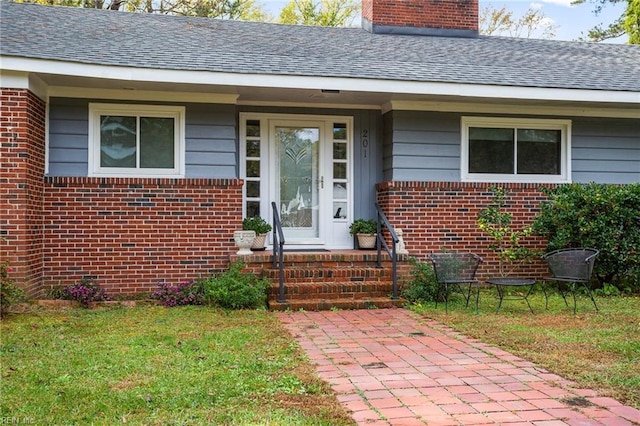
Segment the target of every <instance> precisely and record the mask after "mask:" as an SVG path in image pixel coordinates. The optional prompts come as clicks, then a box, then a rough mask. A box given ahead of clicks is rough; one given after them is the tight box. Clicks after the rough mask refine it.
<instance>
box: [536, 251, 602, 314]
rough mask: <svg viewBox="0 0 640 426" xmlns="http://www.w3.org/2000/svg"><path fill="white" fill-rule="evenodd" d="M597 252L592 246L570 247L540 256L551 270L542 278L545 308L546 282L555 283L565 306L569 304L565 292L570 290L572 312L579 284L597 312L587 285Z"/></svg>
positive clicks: (547, 303) (546, 299)
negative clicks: (549, 274)
mask: <svg viewBox="0 0 640 426" xmlns="http://www.w3.org/2000/svg"><path fill="white" fill-rule="evenodd" d="M598 253H600V252H599V251H598V250H596V249H592V248H570V249H560V250H555V251H552V252H550V253H547V254H545V255H544V256H542V259H543V260H545V261H546V262H547V265H549V270H551V277H546V278H544V285H543V286H542V290H543V291H544V299H545V309H548V308H549V295H548V294H547V283H555V284H556V287H557V289H558V292H559V293H560V295H561V296H562V299H563V300H564V303H565V305H566V306H569V303H567V296H566V293H567V291H568V292H571V295H572V296H573V313H574V314H575V313H576V289H577V288H578V287H580V286H583V287H584V288H585V289H586V290H587V294H588V295H589V298H590V299H591V301H592V302H593V306H595V308H596V312H598V305H597V304H596V300H595V299H594V298H593V293H591V288H590V287H589V281H590V280H591V273H592V272H593V265H594V263H595V262H596V256H598Z"/></svg>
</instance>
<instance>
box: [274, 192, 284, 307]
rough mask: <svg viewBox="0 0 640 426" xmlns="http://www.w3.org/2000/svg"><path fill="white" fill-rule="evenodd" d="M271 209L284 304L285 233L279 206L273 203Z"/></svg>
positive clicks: (280, 292)
mask: <svg viewBox="0 0 640 426" xmlns="http://www.w3.org/2000/svg"><path fill="white" fill-rule="evenodd" d="M271 208H272V209H273V268H274V269H275V268H276V266H278V265H279V267H280V277H279V283H280V289H279V293H278V302H280V303H284V302H285V300H284V232H283V231H282V223H281V222H280V214H279V213H278V205H277V204H276V203H275V202H274V201H272V202H271Z"/></svg>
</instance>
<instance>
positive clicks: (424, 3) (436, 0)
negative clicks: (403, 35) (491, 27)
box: [362, 0, 478, 31]
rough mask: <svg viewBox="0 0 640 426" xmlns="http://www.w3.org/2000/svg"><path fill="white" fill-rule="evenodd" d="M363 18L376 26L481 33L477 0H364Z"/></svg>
mask: <svg viewBox="0 0 640 426" xmlns="http://www.w3.org/2000/svg"><path fill="white" fill-rule="evenodd" d="M362 17H363V18H365V19H367V20H368V21H369V22H371V23H373V24H377V25H386V26H399V27H405V26H406V27H419V28H446V29H459V30H474V31H477V30H478V0H363V1H362Z"/></svg>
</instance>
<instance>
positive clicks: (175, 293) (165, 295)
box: [151, 281, 204, 307]
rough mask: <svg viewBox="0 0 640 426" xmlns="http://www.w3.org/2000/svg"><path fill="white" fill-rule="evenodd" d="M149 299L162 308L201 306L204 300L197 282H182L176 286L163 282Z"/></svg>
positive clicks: (200, 286) (200, 285) (199, 284)
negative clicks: (157, 302)
mask: <svg viewBox="0 0 640 426" xmlns="http://www.w3.org/2000/svg"><path fill="white" fill-rule="evenodd" d="M151 298H153V299H156V300H159V301H160V302H161V303H162V304H163V305H164V306H166V307H172V306H184V305H201V304H202V302H203V299H204V294H203V289H202V284H201V283H200V282H198V281H182V282H179V283H178V284H171V283H169V282H163V283H159V284H158V289H157V290H155V291H154V292H153V293H151Z"/></svg>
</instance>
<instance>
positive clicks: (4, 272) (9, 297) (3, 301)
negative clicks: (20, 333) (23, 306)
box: [0, 260, 25, 317]
mask: <svg viewBox="0 0 640 426" xmlns="http://www.w3.org/2000/svg"><path fill="white" fill-rule="evenodd" d="M12 271H13V270H12V269H11V266H10V264H9V261H8V260H4V261H2V262H0V317H3V316H4V315H5V314H6V313H7V310H8V309H9V307H10V306H11V305H13V304H14V303H18V302H21V301H22V300H24V299H25V294H24V291H23V290H22V289H21V288H20V287H18V286H17V285H16V284H15V280H13V279H12V278H11V277H10V276H9V274H10V273H11V272H12Z"/></svg>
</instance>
